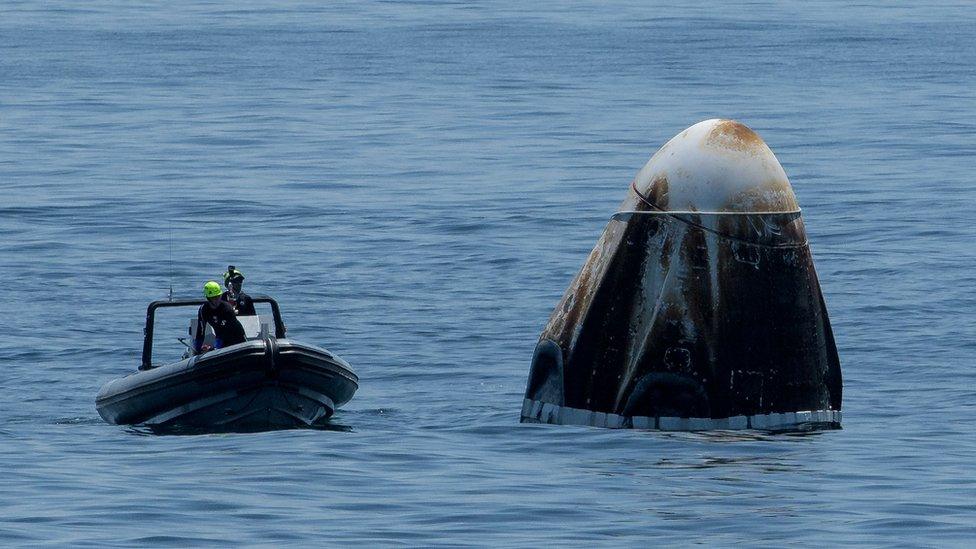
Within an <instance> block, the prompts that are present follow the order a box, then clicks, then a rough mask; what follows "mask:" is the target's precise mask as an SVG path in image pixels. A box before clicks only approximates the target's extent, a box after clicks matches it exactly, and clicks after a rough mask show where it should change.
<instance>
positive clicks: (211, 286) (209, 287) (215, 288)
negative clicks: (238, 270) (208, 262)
mask: <svg viewBox="0 0 976 549" xmlns="http://www.w3.org/2000/svg"><path fill="white" fill-rule="evenodd" d="M223 293H224V291H223V290H221V289H220V284H217V283H216V282H214V281H213V280H211V281H209V282H207V283H206V284H204V285H203V295H204V296H206V298H207V299H210V298H211V297H220V295H221V294H223Z"/></svg>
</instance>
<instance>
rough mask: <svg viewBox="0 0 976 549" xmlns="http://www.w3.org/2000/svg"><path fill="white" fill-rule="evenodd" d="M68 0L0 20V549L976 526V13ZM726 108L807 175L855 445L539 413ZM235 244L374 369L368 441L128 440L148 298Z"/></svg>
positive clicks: (903, 7) (906, 6)
mask: <svg viewBox="0 0 976 549" xmlns="http://www.w3.org/2000/svg"><path fill="white" fill-rule="evenodd" d="M61 4H62V3H54V2H36V1H17V0H7V1H5V2H3V3H2V4H0V197H2V202H0V319H2V320H0V472H2V474H0V545H3V546H37V545H50V546H64V545H70V546H92V547H109V546H118V547H132V546H160V547H184V546H232V545H266V546H275V547H283V546H294V547H307V546H324V545H339V546H347V545H366V546H391V545H392V546H430V545H445V546H469V545H475V546H506V547H526V546H593V545H598V546H615V547H616V546H624V547H643V546H660V545H678V546H685V545H697V544H704V545H712V546H715V545H717V546H731V545H748V546H769V547H778V546H787V545H788V546H798V547H821V546H844V545H859V546H860V545H866V546H885V547H890V546H911V547H916V546H940V547H943V546H968V545H970V544H971V543H973V540H974V538H976V473H974V471H976V468H974V463H976V429H974V425H976V385H974V382H976V358H974V355H976V343H974V341H976V338H974V336H976V298H974V297H973V296H974V293H976V274H974V273H976V269H974V266H976V245H974V242H976V228H974V224H973V222H972V217H973V214H972V212H971V209H972V205H973V203H974V201H976V185H974V182H973V175H972V172H973V166H974V157H976V70H974V67H976V40H974V36H976V10H974V8H973V6H972V4H970V3H967V2H958V3H955V2H946V3H898V4H889V3H886V2H859V3H857V4H856V5H848V4H847V3H845V2H823V1H817V2H781V3H761V2H750V1H745V2H729V3H720V4H715V5H711V6H686V7H675V6H671V5H668V3H663V2H662V3H650V2H636V1H635V2H619V3H617V2H614V3H605V2H551V3H545V4H538V5H535V4H534V3H526V2H512V1H498V2H479V1H474V2H446V1H445V2H440V1H417V2H409V1H408V2H385V1H375V2H328V3H324V2H297V1H289V2H285V1H279V2H273V3H272V2H250V1H247V2H223V1H207V2H203V1H201V2H188V1H183V0H178V1H172V2H147V3H140V5H139V6H135V5H132V3H128V2H118V1H116V0H100V1H93V2H85V3H71V4H65V5H61ZM714 117H728V118H735V119H738V120H740V121H742V122H744V123H746V124H748V125H749V126H750V127H752V128H753V129H754V130H756V131H757V132H759V134H760V135H761V136H762V137H763V138H764V139H765V140H766V142H767V143H768V144H769V146H770V147H771V148H772V149H773V151H774V152H775V153H776V154H777V157H778V158H779V160H780V162H781V163H782V164H783V166H784V168H785V169H786V172H787V173H788V174H789V176H790V178H791V181H792V183H793V186H794V189H795V191H796V194H797V197H798V199H799V202H800V205H801V206H802V207H803V210H804V219H805V222H806V226H807V230H808V234H809V237H810V241H811V247H812V249H813V253H814V258H815V261H816V265H817V268H818V272H819V274H820V281H821V284H822V286H823V289H824V295H825V298H826V301H827V305H828V309H829V311H830V315H831V320H832V322H833V327H834V333H835V336H836V340H837V345H838V349H839V352H840V356H841V361H842V365H843V372H844V378H845V391H844V397H845V398H844V429H843V430H840V431H832V432H824V433H818V434H810V435H805V436H798V435H793V436H790V435H769V434H763V433H748V432H747V433H732V434H730V433H696V434H693V433H658V432H648V431H614V430H603V429H593V428H584V427H568V426H544V425H520V424H519V423H518V417H519V410H520V406H521V403H522V393H523V391H524V388H525V381H526V376H527V373H528V366H529V361H530V358H531V354H532V350H533V348H534V345H535V342H536V339H537V337H538V334H539V332H540V331H541V329H542V327H543V325H544V324H545V322H546V320H547V318H548V316H549V314H550V312H551V311H552V308H553V307H554V306H555V305H556V303H557V302H558V300H559V298H560V296H561V295H562V292H563V290H564V289H565V288H566V286H567V285H568V284H569V282H570V280H571V279H572V277H573V276H574V274H575V273H576V271H577V269H578V268H579V267H580V266H581V265H582V263H583V261H584V259H585V257H586V254H587V253H588V252H589V250H590V248H591V247H592V246H593V244H594V243H595V241H596V239H597V237H598V236H599V234H600V232H601V231H602V229H603V227H604V225H605V224H606V222H607V220H608V218H609V216H610V215H611V214H612V213H613V212H614V210H615V208H616V206H617V204H618V203H619V202H620V200H621V199H622V198H623V197H624V196H625V194H626V192H627V188H628V184H629V182H630V181H631V179H632V177H633V176H634V174H635V173H636V172H637V170H638V169H639V168H640V167H641V166H642V165H643V164H644V163H645V162H646V161H647V159H648V158H649V157H650V155H651V154H653V152H654V151H655V150H657V148H658V147H660V146H661V145H662V144H663V143H664V142H665V141H667V140H668V139H669V138H670V137H672V136H673V135H674V134H676V133H678V132H679V131H681V130H682V129H684V128H685V127H687V126H690V125H691V124H693V123H695V122H698V121H700V120H703V119H707V118H714ZM228 263H233V264H235V265H237V266H238V267H239V268H240V269H241V270H243V271H244V272H245V273H246V275H247V284H246V288H247V289H248V290H250V291H251V292H252V293H268V294H271V295H273V296H276V297H277V299H278V300H279V302H280V303H281V305H282V310H283V314H284V317H285V321H286V322H287V324H288V326H289V332H290V335H292V336H293V337H294V338H296V339H298V340H299V341H307V342H309V343H313V344H317V345H320V346H323V347H326V348H328V349H330V350H332V351H334V352H336V353H338V354H339V355H341V356H343V357H344V358H345V359H347V360H348V361H349V362H350V363H351V364H352V365H353V366H354V368H355V369H356V371H357V373H358V374H359V376H360V380H361V388H360V390H359V392H358V394H357V395H356V397H355V398H354V399H353V400H352V401H351V402H350V403H349V404H348V405H347V406H346V407H345V408H344V409H342V410H340V411H339V413H338V414H337V415H336V416H335V418H334V420H333V423H334V424H335V425H336V427H337V429H336V430H329V431H311V430H298V431H279V432H268V433H258V434H220V435H199V436H153V435H148V434H146V433H145V432H143V431H141V430H139V429H132V428H126V427H119V426H113V425H108V424H105V423H104V422H102V421H101V419H100V418H99V417H98V414H97V413H96V412H95V409H94V398H95V394H96V392H97V391H98V389H99V387H100V386H101V385H102V384H103V383H105V382H107V381H109V380H110V379H113V378H115V377H118V376H121V375H124V374H127V373H129V372H131V371H132V370H133V369H134V368H135V367H136V366H137V364H138V362H139V356H140V352H141V342H142V334H141V332H142V324H143V318H144V314H145V306H146V304H147V303H148V302H149V301H151V300H154V299H158V298H161V297H164V296H166V295H167V294H168V292H169V288H170V287H172V288H173V291H174V293H175V294H176V295H178V296H195V295H196V294H197V293H198V292H199V289H200V287H201V285H202V283H203V282H204V281H205V280H207V279H210V278H215V277H217V276H219V275H220V273H222V272H223V270H224V267H225V266H226V265H227V264H228ZM174 338H175V334H174ZM172 343H173V344H174V345H175V341H173V342H172ZM174 352H175V351H174Z"/></svg>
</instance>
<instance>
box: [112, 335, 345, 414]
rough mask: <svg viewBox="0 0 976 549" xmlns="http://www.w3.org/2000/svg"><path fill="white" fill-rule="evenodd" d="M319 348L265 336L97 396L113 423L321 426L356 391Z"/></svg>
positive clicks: (125, 381)
mask: <svg viewBox="0 0 976 549" xmlns="http://www.w3.org/2000/svg"><path fill="white" fill-rule="evenodd" d="M358 381H359V380H358V377H357V376H356V374H355V373H353V371H352V370H351V368H350V367H349V365H348V364H347V363H345V361H343V360H342V359H341V358H339V357H337V356H335V355H333V354H331V353H329V352H328V351H326V350H324V349H320V348H318V347H313V346H310V345H304V344H301V343H297V342H293V341H290V340H287V339H276V338H274V337H268V338H265V339H263V340H255V341H247V342H244V343H240V344H238V345H233V346H231V347H227V348H225V349H220V350H218V351H213V352H210V353H207V354H204V355H199V356H194V357H191V358H188V359H186V360H183V361H181V362H177V363H174V364H169V365H166V366H161V367H158V368H153V369H151V370H146V371H140V372H138V373H135V374H132V375H129V376H126V377H123V378H120V379H116V380H113V381H110V382H109V383H107V384H106V385H105V386H104V387H102V389H101V391H99V394H98V396H97V397H96V409H97V410H98V413H99V414H100V415H101V416H102V418H103V419H104V420H105V421H107V422H109V423H114V424H121V425H134V424H140V425H147V426H151V427H162V428H168V427H173V428H196V429H206V430H209V431H214V430H229V431H252V430H267V429H282V428H292V427H309V426H315V425H319V424H322V423H324V422H325V421H326V420H327V419H329V417H331V416H332V414H333V412H334V411H335V409H336V408H338V407H339V406H341V405H343V404H345V403H346V402H348V401H349V400H350V399H351V398H352V396H353V394H354V393H355V392H356V389H357V388H358Z"/></svg>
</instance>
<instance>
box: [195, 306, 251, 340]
mask: <svg viewBox="0 0 976 549" xmlns="http://www.w3.org/2000/svg"><path fill="white" fill-rule="evenodd" d="M252 307H253V305H252ZM206 324H209V325H210V326H212V327H213V330H214V335H216V336H217V341H216V342H215V343H216V345H214V347H215V348H217V349H219V348H221V347H227V346H230V345H236V344H238V343H242V342H243V341H244V340H246V339H247V338H246V337H245V335H244V327H243V326H241V323H240V322H239V321H238V320H237V315H235V314H234V308H233V307H231V305H230V303H227V302H226V301H220V303H219V304H218V305H217V307H211V306H210V304H209V303H204V304H203V305H200V311H199V312H198V313H197V337H196V339H194V341H193V348H194V349H196V351H197V352H200V346H201V345H203V336H204V334H205V333H206V332H205V330H206Z"/></svg>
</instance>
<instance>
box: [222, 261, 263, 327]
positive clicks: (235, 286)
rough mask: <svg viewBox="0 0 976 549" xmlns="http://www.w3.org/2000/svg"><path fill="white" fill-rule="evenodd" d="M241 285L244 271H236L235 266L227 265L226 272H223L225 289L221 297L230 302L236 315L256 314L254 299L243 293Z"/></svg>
mask: <svg viewBox="0 0 976 549" xmlns="http://www.w3.org/2000/svg"><path fill="white" fill-rule="evenodd" d="M242 286H244V273H242V272H240V271H238V270H237V267H235V266H233V265H228V266H227V272H226V273H224V287H225V288H227V291H226V292H224V295H223V296H222V297H221V299H223V300H224V301H226V302H228V303H230V304H231V306H232V307H234V311H236V312H237V315H238V316H249V315H256V314H257V313H256V312H255V311H254V301H252V300H251V296H249V295H247V294H245V293H244V290H242V289H241V287H242Z"/></svg>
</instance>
